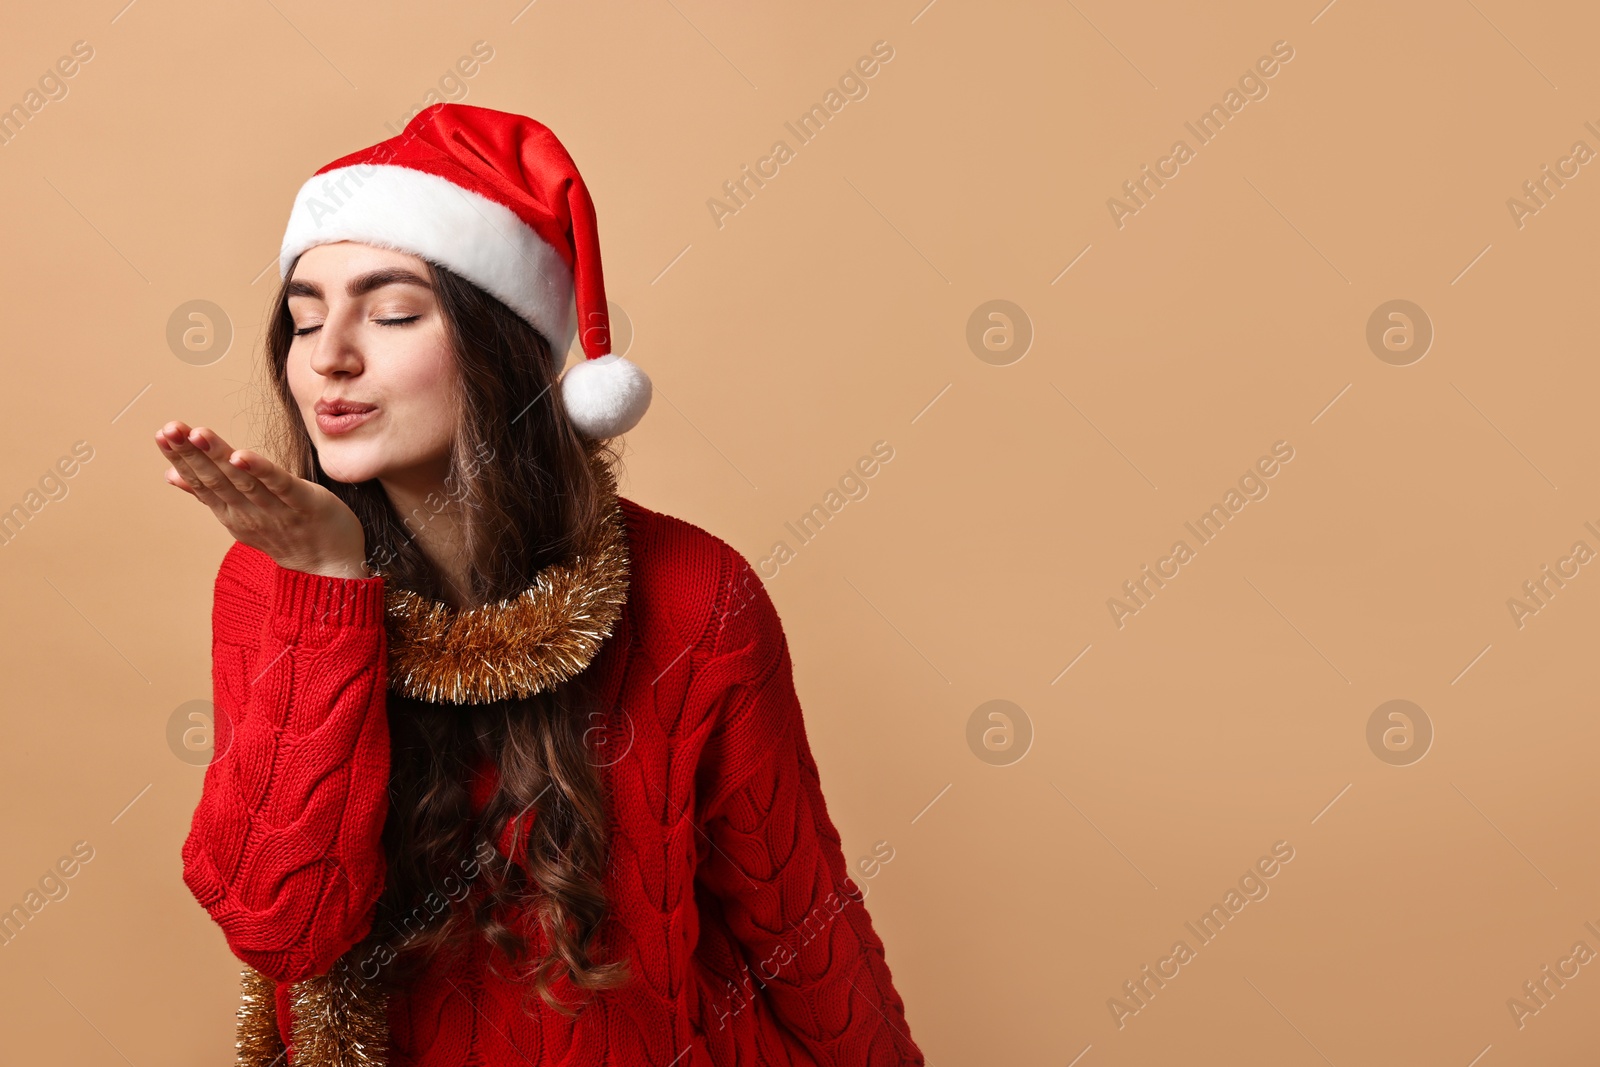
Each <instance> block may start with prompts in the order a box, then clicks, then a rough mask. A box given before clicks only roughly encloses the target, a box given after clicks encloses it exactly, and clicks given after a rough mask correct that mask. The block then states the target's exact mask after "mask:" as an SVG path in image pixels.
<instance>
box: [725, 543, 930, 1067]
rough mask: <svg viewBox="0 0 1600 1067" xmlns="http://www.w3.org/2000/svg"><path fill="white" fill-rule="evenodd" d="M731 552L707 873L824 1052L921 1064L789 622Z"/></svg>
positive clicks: (768, 981) (807, 1037) (764, 969)
mask: <svg viewBox="0 0 1600 1067" xmlns="http://www.w3.org/2000/svg"><path fill="white" fill-rule="evenodd" d="M728 552H729V553H730V556H731V558H730V561H729V565H728V569H730V570H731V571H732V575H731V577H730V578H729V579H728V581H727V582H726V583H725V585H724V593H723V596H722V598H721V600H722V603H721V604H720V605H719V608H718V612H717V621H716V624H715V625H716V628H717V631H718V633H717V639H716V642H715V644H716V649H717V651H716V653H715V654H714V655H713V656H712V657H711V659H710V660H709V661H708V663H707V665H706V668H707V669H711V670H714V671H725V672H728V674H727V676H728V677H729V678H730V680H731V681H730V684H729V685H728V687H727V688H726V689H725V690H724V691H723V692H722V694H721V695H720V696H719V698H718V700H717V704H716V707H715V709H714V714H715V715H717V716H718V721H717V723H716V724H715V726H714V728H713V730H712V732H711V736H710V741H709V742H708V744H707V747H706V749H705V750H704V751H703V753H702V759H701V764H700V767H699V768H698V771H699V775H698V778H699V782H700V789H701V792H702V796H704V797H705V798H706V801H705V808H704V809H703V810H704V814H703V817H702V829H703V831H704V838H703V839H702V841H703V843H704V844H705V845H706V846H707V847H705V848H704V849H703V852H704V858H703V859H702V861H701V864H700V867H699V869H698V871H697V878H698V880H699V883H700V884H701V885H702V886H703V887H704V888H705V889H706V890H707V891H709V892H710V893H711V894H712V895H713V896H715V897H716V898H717V900H718V901H719V902H720V904H721V906H722V912H723V917H724V919H725V920H726V922H727V925H728V928H729V930H730V931H731V932H732V934H733V936H734V937H735V938H736V939H737V940H738V942H739V943H740V945H741V947H742V949H743V952H744V956H745V960H744V963H745V965H746V966H747V967H748V968H749V969H750V977H751V981H752V983H753V984H754V985H756V986H757V987H758V988H759V989H760V995H761V996H762V997H764V998H765V999H766V1001H767V1003H768V1004H769V1005H770V1006H771V1009H772V1013H773V1014H774V1015H775V1016H776V1017H777V1019H778V1020H779V1021H780V1022H781V1023H782V1024H783V1026H784V1029H785V1030H787V1031H788V1032H789V1033H790V1034H791V1035H792V1036H793V1037H794V1038H795V1039H796V1040H797V1041H798V1043H799V1044H800V1045H801V1046H802V1047H803V1048H804V1050H805V1051H806V1053H807V1054H808V1055H809V1057H810V1059H811V1060H813V1061H814V1062H815V1063H817V1064H819V1065H828V1067H831V1065H839V1067H862V1065H868V1067H887V1065H897V1067H900V1065H905V1064H919V1065H920V1064H922V1063H923V1057H922V1053H921V1051H920V1050H919V1049H918V1047H917V1046H916V1044H915V1043H914V1042H913V1041H912V1039H911V1035H910V1029H909V1027H908V1025H907V1023H906V1017H905V1006H904V1004H903V1002H902V1000H901V998H900V995H899V993H898V992H897V991H896V990H895V987H894V984H893V982H892V980H891V977H890V973H889V967H888V964H887V961H886V959H885V954H884V946H883V942H882V941H881V940H880V939H879V937H878V935H877V933H876V932H875V931H874V929H873V926H872V919H871V917H870V916H869V915H868V913H867V910H866V907H865V906H864V904H863V900H864V898H865V895H866V894H865V892H864V891H863V890H862V889H861V888H860V887H859V886H858V885H857V884H856V883H855V881H854V880H853V879H851V878H849V877H848V873H847V868H846V862H845V857H844V852H843V849H842V847H841V842H840V836H839V832H838V830H837V829H835V827H834V824H833V821H832V819H831V818H830V817H829V814H828V808H827V804H826V803H825V802H824V800H823V795H822V784H821V779H820V776H819V774H818V770H817V764H816V761H815V760H814V759H813V758H812V753H811V747H810V744H809V742H808V740H807V737H806V730H805V722H804V718H803V716H802V714H801V709H800V703H799V700H798V698H797V696H796V694H795V688H794V678H793V668H792V663H791V660H790V656H789V647H788V641H787V639H786V638H785V636H784V632H783V628H782V624H781V622H780V620H779V618H778V614H777V611H776V609H775V608H774V606H773V603H772V600H771V598H770V596H769V595H768V593H767V591H766V589H765V587H764V585H763V584H762V582H761V581H760V579H759V578H757V577H756V576H755V573H754V571H753V570H752V569H751V568H750V565H749V563H748V561H746V560H745V559H744V557H743V556H741V555H739V554H738V553H737V552H736V551H734V550H733V549H731V548H730V549H728ZM733 679H736V680H733Z"/></svg>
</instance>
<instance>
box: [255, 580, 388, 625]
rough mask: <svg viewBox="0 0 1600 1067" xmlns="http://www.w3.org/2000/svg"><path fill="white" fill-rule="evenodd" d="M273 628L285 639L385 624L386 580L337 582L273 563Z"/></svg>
mask: <svg viewBox="0 0 1600 1067" xmlns="http://www.w3.org/2000/svg"><path fill="white" fill-rule="evenodd" d="M273 566H274V568H275V572H274V574H273V612H272V617H273V626H274V627H275V629H276V632H277V634H278V635H279V636H280V637H283V638H285V639H289V640H292V639H295V638H299V637H303V636H305V635H307V634H312V633H316V632H318V631H322V630H327V629H331V628H333V627H341V626H377V625H381V624H382V622H383V578H382V576H374V577H371V578H335V577H332V576H331V575H326V574H312V573H310V572H309V571H297V570H291V569H290V568H288V567H284V566H282V565H281V564H278V563H276V562H275V563H274V564H273Z"/></svg>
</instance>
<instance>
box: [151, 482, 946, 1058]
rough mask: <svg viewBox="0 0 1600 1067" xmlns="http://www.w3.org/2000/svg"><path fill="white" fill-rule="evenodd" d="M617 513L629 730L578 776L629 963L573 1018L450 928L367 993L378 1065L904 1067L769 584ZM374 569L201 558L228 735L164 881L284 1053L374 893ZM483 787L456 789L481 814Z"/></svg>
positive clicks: (668, 525)
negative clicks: (208, 573)
mask: <svg viewBox="0 0 1600 1067" xmlns="http://www.w3.org/2000/svg"><path fill="white" fill-rule="evenodd" d="M620 503H621V506H622V509H623V516H624V520H625V524H626V528H627V533H628V540H629V556H630V565H629V591H628V600H627V604H626V605H625V607H624V608H623V612H622V615H621V617H620V618H619V619H618V620H617V623H616V625H615V627H614V629H613V632H612V635H611V637H610V638H608V639H607V641H606V643H605V644H604V645H603V646H602V648H601V650H600V653H599V654H598V655H597V656H596V658H595V660H594V662H593V664H592V665H591V666H590V668H589V669H590V670H591V671H596V672H598V675H597V680H598V681H599V682H600V688H601V692H602V694H603V697H604V698H605V699H606V700H607V701H608V704H607V706H609V707H612V708H620V709H621V711H622V712H623V713H624V716H623V721H625V722H626V723H627V724H628V729H629V730H630V731H631V734H632V739H631V745H630V746H629V747H628V748H627V751H626V754H625V755H623V756H621V758H619V759H616V760H615V762H611V763H610V764H609V765H608V766H605V767H603V768H602V771H601V773H602V775H603V776H604V778H605V782H606V791H607V798H608V802H609V804H610V811H611V815H610V818H611V828H610V829H611V863H610V868H609V870H608V872H607V875H606V879H605V887H606V895H607V899H608V901H609V902H610V909H611V910H610V918H608V920H607V922H608V925H609V926H610V928H611V932H610V935H609V936H607V937H605V939H604V942H605V943H606V944H609V945H620V946H625V947H626V951H627V955H628V956H629V965H630V969H631V973H632V975H633V980H632V981H631V982H630V983H629V984H628V985H627V986H625V987H623V988H621V989H616V990H610V991H606V992H603V993H599V994H596V995H595V996H594V999H592V1000H591V1001H590V1002H589V1004H588V1006H587V1007H586V1008H585V1009H584V1010H583V1011H582V1012H581V1013H580V1014H579V1015H578V1016H577V1017H576V1019H575V1020H574V1019H570V1018H569V1017H567V1016H564V1015H562V1014H560V1013H558V1012H555V1011H553V1010H551V1009H549V1008H548V1007H546V1006H545V1005H544V1004H543V1003H542V1002H540V1001H538V999H537V998H533V1004H532V1006H531V1007H529V1008H523V1007H522V1006H521V1005H522V1004H523V1002H524V998H523V996H522V992H523V990H522V989H521V988H520V987H517V986H513V985H510V984H508V983H507V982H506V981H505V980H503V979H501V978H499V977H498V976H497V975H496V974H494V973H493V972H491V971H490V969H489V968H488V966H487V962H488V958H487V947H486V945H485V944H484V943H483V942H482V939H481V938H474V939H473V941H474V942H475V943H474V944H472V945H470V946H466V948H465V951H463V952H461V953H457V954H453V955H452V956H450V957H449V959H448V962H444V961H443V960H444V958H443V957H441V958H440V959H437V960H435V961H434V962H433V963H432V964H430V966H429V968H428V969H427V970H426V971H425V972H424V973H423V974H422V976H421V977H420V978H419V979H418V980H417V981H415V982H413V983H412V984H411V985H410V986H409V987H408V988H407V989H406V991H405V993H404V995H397V996H391V997H390V1000H389V1010H388V1018H389V1028H390V1040H391V1043H392V1045H391V1049H390V1052H389V1062H390V1063H391V1064H393V1065H394V1067H410V1065H417V1067H423V1065H426V1067H465V1065H469V1064H471V1065H489V1067H493V1065H499V1064H516V1065H522V1067H526V1065H530V1064H532V1065H545V1064H565V1065H572V1067H578V1065H585V1067H587V1065H595V1067H598V1065H601V1064H607V1065H628V1067H633V1065H638V1067H646V1065H654V1067H669V1065H670V1067H722V1065H727V1067H733V1065H736V1064H737V1065H740V1067H745V1065H761V1064H781V1065H784V1067H790V1065H800V1064H812V1063H815V1064H840V1065H846V1064H848V1065H860V1064H870V1065H886V1064H894V1065H904V1064H921V1063H922V1062H923V1057H922V1054H921V1052H920V1051H919V1050H918V1048H917V1046H916V1045H915V1044H914V1043H913V1042H912V1040H911V1037H910V1033H909V1029H908V1026H907V1023H906V1018H905V1010H904V1006H903V1004H902V1001H901V998H900V996H899V994H898V993H897V992H896V991H895V988H894V985H893V983H892V981H891V979H890V973H889V968H888V965H887V963H886V962H885V959H884V949H883V943H882V942H881V941H880V939H879V938H878V935H877V934H876V933H875V932H874V930H873V927H872V922H871V919H870V918H869V916H868V914H867V911H866V909H865V907H864V905H863V904H862V902H861V898H862V896H863V892H862V890H861V889H860V888H859V886H858V883H856V882H854V881H853V880H852V879H850V878H849V876H848V875H849V872H848V870H847V867H846V863H845V858H844V855H843V851H842V849H841V847H840V838H839V834H838V831H837V830H836V829H835V828H834V825H833V823H832V821H831V820H830V818H829V815H828V810H827V806H826V805H825V804H824V802H823V797H822V792H821V789H820V783H819V780H818V774H817V766H816V763H815V761H814V760H813V759H812V754H811V749H810V746H809V744H808V742H807V739H806V731H805V726H804V722H803V719H802V717H801V710H800V705H799V703H798V701H797V699H796V696H795V690H794V681H793V676H792V666H791V662H790V657H789V649H788V644H787V641H786V640H785V637H784V633H783V629H782V626H781V624H780V621H779V618H778V615H777V612H776V610H775V608H774V606H773V604H772V601H771V599H770V597H769V596H768V594H767V592H766V590H765V588H764V587H763V585H762V583H761V581H760V579H759V578H757V577H756V575H755V572H754V571H753V570H752V569H751V567H750V565H749V563H748V561H747V560H746V559H745V558H744V557H743V556H742V555H740V554H739V553H738V552H737V551H736V550H735V549H733V548H732V547H731V546H729V545H728V544H727V543H725V542H724V541H722V540H721V539H720V538H717V537H715V536H714V535H712V534H710V533H707V532H706V531H704V530H702V529H700V528H699V527H697V526H694V525H692V524H691V523H688V522H685V521H683V520H681V519H676V518H673V517H671V516H668V515H664V514H661V513H659V512H655V511H652V510H650V509H648V508H645V507H643V506H642V505H639V504H636V503H634V502H632V501H630V500H627V499H626V498H621V499H620ZM383 583H384V579H383V578H382V577H374V578H360V579H357V578H331V577H326V576H323V575H315V574H309V573H306V572H303V571H295V570H288V569H286V568H283V567H280V566H279V565H278V564H277V563H276V562H274V561H273V560H272V558H271V557H269V556H267V555H266V554H264V553H262V552H260V551H258V550H256V549H254V548H251V547H249V546H246V545H244V544H243V543H240V542H235V543H234V545H233V546H232V547H231V548H230V549H229V550H228V552H227V555H226V557H225V558H224V559H223V561H222V566H221V569H220V571H219V573H218V575H217V580H216V587H215V602H214V610H213V614H212V635H213V643H212V664H213V689H214V702H215V705H216V710H217V715H218V717H219V719H221V718H222V717H224V716H226V717H227V718H228V719H229V720H231V724H232V738H231V741H230V743H229V744H228V746H227V748H226V750H225V751H222V752H221V753H220V754H219V755H218V756H217V757H216V758H215V759H214V760H213V762H212V763H211V765H210V767H209V768H208V769H207V771H206V775H205V784H204V788H203V792H202V795H201V797H200V802H199V805H198V807H197V808H196V810H195V813H194V819H193V823H192V826H191V829H190V832H189V835H188V838H187V840H186V841H185V842H184V846H183V877H184V882H185V883H186V884H187V885H188V886H189V889H190V890H191V891H192V892H193V893H194V895H195V898H196V899H197V900H198V901H199V902H200V904H201V905H202V906H203V907H204V908H205V909H206V911H207V912H208V913H209V914H210V915H211V917H212V918H213V919H214V920H215V921H216V922H217V924H218V925H219V926H221V928H222V931H223V933H224V935H225V936H226V938H227V942H228V945H229V947H230V948H231V949H232V951H233V952H234V954H235V955H236V956H238V957H239V959H241V960H243V961H244V962H246V963H248V964H250V965H251V966H252V967H254V968H255V969H256V970H258V971H260V972H261V973H262V974H264V975H266V976H268V977H269V978H271V979H273V980H274V981H275V982H276V983H278V985H277V990H278V996H277V998H276V1003H277V1017H278V1023H279V1029H280V1032H281V1033H282V1034H283V1037H284V1040H285V1042H286V1043H287V1042H289V1040H290V1027H291V1025H292V1022H291V1009H290V1004H289V999H288V996H287V991H288V983H290V982H294V981H297V980H299V979H302V978H306V977H308V976H311V975H316V974H322V973H325V972H326V971H327V970H328V968H329V967H331V966H332V964H333V962H334V961H335V960H336V959H337V958H338V957H339V956H340V955H342V954H343V953H344V952H345V951H346V950H348V949H349V948H350V947H351V946H352V945H354V944H355V943H356V942H357V941H359V940H360V939H361V938H362V937H364V936H365V935H366V933H367V932H368V928H369V926H370V924H371V922H372V914H373V907H374V905H375V903H376V901H377V899H378V897H379V894H380V893H381V891H382V889H383V884H384V869H385V864H384V859H383V852H382V845H381V840H380V833H381V831H382V828H383V822H384V818H385V816H386V814H387V812H388V803H389V798H388V788H387V787H388V771H389V729H388V720H387V715H386V700H385V697H386V692H387V680H388V672H387V663H386V654H387V636H386V633H385V629H384V621H383V620H384V601H383V591H384V588H383ZM220 736H221V733H220V731H219V737H220ZM624 740H626V739H624ZM220 747H221V746H220V745H219V748H220ZM619 747H620V746H619ZM609 759H610V757H608V760H609ZM491 777H492V775H491V774H490V773H489V772H488V769H487V768H485V769H481V770H480V772H479V773H478V775H476V776H475V779H474V781H473V783H471V784H472V787H473V790H472V791H473V794H474V797H475V803H476V804H477V805H478V807H479V810H481V806H482V804H483V802H484V800H485V799H486V796H487V793H488V791H489V789H490V788H492V784H493V783H492V781H491V780H490V778H491ZM506 829H507V830H508V831H509V830H510V829H511V827H509V826H508V827H507V828H506ZM508 846H509V847H512V848H514V847H515V843H513V842H512V840H511V835H510V834H509V833H507V834H503V835H501V845H500V848H501V851H502V852H505V851H506V849H507V848H508ZM537 944H538V943H537V942H536V945H537ZM602 958H606V957H602ZM500 969H501V970H505V969H507V968H504V967H502V968H500ZM556 988H557V991H558V992H561V991H564V990H570V989H571V986H570V984H566V985H558V986H557V987H556ZM291 1058H292V1053H291Z"/></svg>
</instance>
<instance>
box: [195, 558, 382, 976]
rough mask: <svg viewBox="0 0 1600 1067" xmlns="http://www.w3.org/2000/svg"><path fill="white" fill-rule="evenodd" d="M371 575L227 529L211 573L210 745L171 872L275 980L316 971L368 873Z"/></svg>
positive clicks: (362, 909)
mask: <svg viewBox="0 0 1600 1067" xmlns="http://www.w3.org/2000/svg"><path fill="white" fill-rule="evenodd" d="M383 582H384V579H383V578H381V577H373V578H332V577H328V576H326V575H317V574H310V573H308V572H304V571H296V570H289V569H287V568H284V567H282V566H280V565H278V563H277V562H276V561H274V560H273V559H272V558H271V557H270V556H268V555H266V554H265V553H263V552H261V551H259V550H257V549H254V548H251V547H249V546H246V545H244V544H243V543H242V542H235V543H234V545H233V546H232V547H231V548H230V549H229V550H228V553H227V555H226V557H224V559H223V563H222V566H221V569H220V570H219V571H218V574H217V580H216V586H215V595H214V604H213V611H212V691H213V704H214V707H215V716H216V727H215V731H214V735H215V738H216V748H217V751H216V753H215V754H214V755H213V757H212V762H211V764H210V765H209V766H208V767H207V768H206V773H205V783H204V785H203V787H202V791H201V796H200V801H199V804H198V806H197V807H196V808H195V812H194V817H193V820H192V822H191V825H190V829H189V834H188V837H187V838H186V839H185V841H184V844H183V880H184V883H185V884H186V885H187V886H188V887H189V890H190V892H192V893H193V894H194V896H195V899H196V900H198V901H199V902H200V905H201V906H202V907H203V908H205V910H206V912H207V913H208V914H210V916H211V917H212V919H214V920H215V921H216V923H217V924H218V925H219V926H220V927H221V928H222V931H223V934H224V936H225V937H226V938H227V942H228V947H229V948H230V949H232V951H233V953H234V955H236V956H238V957H239V959H241V960H243V961H244V962H245V963H248V964H249V965H250V966H252V967H254V968H255V969H256V970H258V971H260V972H261V973H262V974H265V975H267V976H268V977H270V978H273V979H275V980H277V981H279V982H292V981H298V980H299V979H302V978H305V977H309V976H311V975H315V974H322V973H325V972H326V971H327V970H328V968H329V967H330V966H332V964H333V962H334V960H336V959H337V958H338V957H339V956H340V955H342V954H343V953H344V952H345V951H347V950H348V949H349V948H350V947H351V946H352V945H354V944H355V943H356V942H357V941H359V940H360V939H361V938H362V937H364V936H365V935H366V933H367V930H368V928H369V927H370V925H371V922H372V911H373V906H374V904H375V903H376V901H377V899H378V895H379V894H380V892H381V891H382V889H383V881H384V870H385V864H384V857H383V849H382V841H381V834H382V830H383V822H384V817H385V815H386V814H387V812H388V772H389V733H388V719H387V717H386V707H385V688H386V685H387V660H386V656H387V640H386V635H385V632H384V625H383V619H384V612H383Z"/></svg>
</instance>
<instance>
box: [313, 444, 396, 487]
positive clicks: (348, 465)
mask: <svg viewBox="0 0 1600 1067" xmlns="http://www.w3.org/2000/svg"><path fill="white" fill-rule="evenodd" d="M353 451H355V450H353V449H343V448H340V447H339V446H338V445H332V446H331V447H330V446H328V445H324V446H323V447H321V448H319V449H317V462H318V463H320V464H322V472H323V473H324V474H326V475H327V476H328V477H330V478H332V479H333V480H334V481H336V482H344V483H345V484H347V485H355V484H357V483H359V482H365V481H370V480H371V479H373V478H376V477H377V476H378V474H379V473H380V470H379V465H378V464H376V463H373V462H371V461H370V460H368V459H367V458H366V457H365V456H360V455H348V454H342V453H347V452H353Z"/></svg>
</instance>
